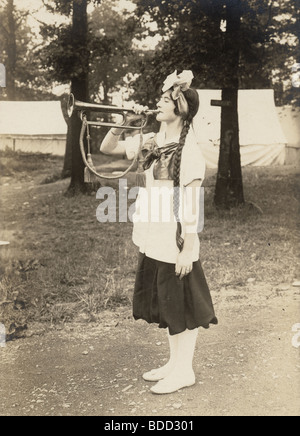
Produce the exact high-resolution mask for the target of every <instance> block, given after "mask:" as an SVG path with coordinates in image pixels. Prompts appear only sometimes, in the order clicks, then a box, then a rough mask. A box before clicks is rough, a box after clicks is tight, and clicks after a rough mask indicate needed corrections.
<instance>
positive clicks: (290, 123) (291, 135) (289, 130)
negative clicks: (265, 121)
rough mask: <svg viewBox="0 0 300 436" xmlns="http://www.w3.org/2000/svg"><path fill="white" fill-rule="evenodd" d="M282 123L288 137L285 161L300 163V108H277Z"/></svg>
mask: <svg viewBox="0 0 300 436" xmlns="http://www.w3.org/2000/svg"><path fill="white" fill-rule="evenodd" d="M277 112H278V116H279V120H280V124H281V126H282V129H283V132H284V134H285V136H286V139H287V145H286V158H285V163H286V164H288V165H290V164H293V165H295V164H299V163H300V108H294V107H292V106H283V107H278V108H277Z"/></svg>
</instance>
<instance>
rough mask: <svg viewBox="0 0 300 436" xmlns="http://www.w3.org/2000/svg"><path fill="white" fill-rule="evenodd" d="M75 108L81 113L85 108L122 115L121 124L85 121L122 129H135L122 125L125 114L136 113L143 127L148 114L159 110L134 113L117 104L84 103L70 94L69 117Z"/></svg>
mask: <svg viewBox="0 0 300 436" xmlns="http://www.w3.org/2000/svg"><path fill="white" fill-rule="evenodd" d="M75 110H77V111H79V112H81V113H83V112H84V111H86V110H90V111H92V112H102V113H110V114H119V115H122V117H123V123H121V124H117V123H106V122H102V121H87V124H90V125H93V126H105V127H120V128H123V129H132V130H136V129H137V127H135V126H128V125H124V123H125V122H126V115H127V114H134V115H136V117H137V118H136V119H137V120H138V119H143V125H142V126H140V127H144V126H145V125H146V123H147V118H148V116H149V115H152V114H157V113H158V112H159V110H150V109H149V110H146V111H143V112H142V113H141V114H140V115H139V114H136V113H135V112H134V111H133V110H132V109H127V108H124V107H119V106H114V105H103V104H98V103H85V102H82V101H79V100H76V99H75V97H74V94H70V95H69V99H68V103H67V113H68V116H69V117H71V116H72V115H73V113H74V111H75ZM81 116H82V115H81Z"/></svg>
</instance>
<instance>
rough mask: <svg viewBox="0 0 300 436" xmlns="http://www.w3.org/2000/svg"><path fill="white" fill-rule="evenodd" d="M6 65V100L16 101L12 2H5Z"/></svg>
mask: <svg viewBox="0 0 300 436" xmlns="http://www.w3.org/2000/svg"><path fill="white" fill-rule="evenodd" d="M6 10H7V25H8V32H7V47H6V48H7V65H6V93H7V98H8V100H12V101H14V100H15V99H16V84H15V76H16V63H17V44H16V22H15V17H14V0H7V9H6Z"/></svg>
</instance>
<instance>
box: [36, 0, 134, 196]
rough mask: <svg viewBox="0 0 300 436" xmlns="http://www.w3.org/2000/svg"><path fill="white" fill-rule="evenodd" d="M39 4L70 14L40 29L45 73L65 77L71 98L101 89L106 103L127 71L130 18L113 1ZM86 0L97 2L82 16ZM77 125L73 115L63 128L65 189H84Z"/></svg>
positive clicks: (82, 97) (94, 95)
mask: <svg viewBox="0 0 300 436" xmlns="http://www.w3.org/2000/svg"><path fill="white" fill-rule="evenodd" d="M44 3H45V4H46V5H47V7H48V8H49V10H50V11H53V12H54V11H55V12H59V13H61V14H64V15H66V16H67V17H72V22H69V23H66V24H62V25H60V26H50V25H44V26H43V28H42V35H43V37H44V39H45V41H46V44H45V47H44V48H43V50H42V52H41V58H42V62H43V65H45V66H46V67H47V68H48V70H49V76H51V78H52V80H53V79H55V80H57V81H59V82H61V83H69V82H70V81H71V91H72V92H73V93H74V95H75V98H76V99H77V100H80V101H84V102H88V101H89V100H90V99H92V100H93V101H94V99H95V98H98V99H99V89H100V88H102V90H103V96H101V97H102V101H103V100H104V101H105V102H108V100H109V93H110V92H111V91H113V90H114V89H115V88H116V86H117V83H118V82H120V81H121V78H122V77H123V76H124V75H125V72H126V71H128V65H129V59H130V54H131V53H130V46H131V40H132V37H131V35H132V34H133V31H134V27H135V20H134V19H133V17H132V16H130V15H129V14H126V13H125V12H124V13H123V14H120V13H118V12H117V9H116V8H115V7H116V5H117V4H118V2H117V0H111V1H108V0H103V1H101V0H94V1H93V2H91V1H90V2H89V1H88V0H72V1H71V0H68V1H62V0H44ZM89 3H93V4H94V5H95V6H97V7H96V8H95V9H94V11H93V12H92V14H91V17H88V15H87V6H88V4H89ZM80 128H81V123H80V121H79V120H78V117H77V116H76V115H74V116H73V117H72V119H71V121H70V126H69V129H68V137H67V152H66V159H65V165H64V171H63V172H64V174H65V175H68V168H69V165H68V159H67V157H68V155H69V153H68V150H69V149H70V147H71V149H72V165H71V185H70V187H69V193H71V194H74V193H76V192H85V191H86V190H89V189H90V188H88V187H87V185H86V184H85V183H84V180H83V173H84V171H83V169H84V168H83V167H84V165H83V161H82V158H81V155H80V150H79V146H78V141H79V134H80Z"/></svg>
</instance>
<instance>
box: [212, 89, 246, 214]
mask: <svg viewBox="0 0 300 436" xmlns="http://www.w3.org/2000/svg"><path fill="white" fill-rule="evenodd" d="M222 101H226V102H229V103H230V105H228V106H223V107H222V111H221V143H220V154H219V163H218V174H217V182H216V190H215V198H214V201H215V205H216V206H217V207H218V208H222V209H229V208H230V207H233V206H237V205H238V204H241V203H243V202H244V195H243V184H242V171H241V160H240V148H239V127H238V90H237V89H234V88H225V89H223V91H222Z"/></svg>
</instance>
